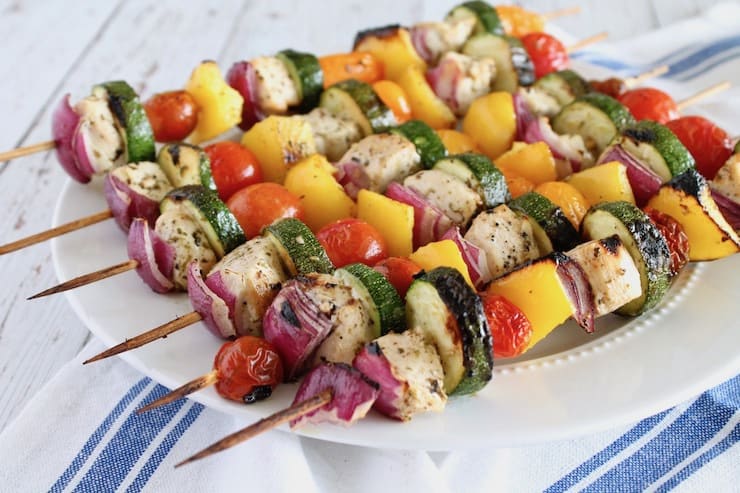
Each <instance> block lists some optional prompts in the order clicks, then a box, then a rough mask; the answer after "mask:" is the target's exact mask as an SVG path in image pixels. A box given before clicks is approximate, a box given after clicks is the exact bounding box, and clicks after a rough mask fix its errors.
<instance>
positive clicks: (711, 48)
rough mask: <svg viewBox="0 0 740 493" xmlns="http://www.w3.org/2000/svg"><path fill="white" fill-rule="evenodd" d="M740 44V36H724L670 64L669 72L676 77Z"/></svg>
mask: <svg viewBox="0 0 740 493" xmlns="http://www.w3.org/2000/svg"><path fill="white" fill-rule="evenodd" d="M739 44H740V36H732V37H729V38H723V39H720V40H719V41H715V42H713V43H711V44H709V45H707V46H705V47H704V48H702V49H700V50H698V51H696V52H694V53H692V54H691V55H689V56H686V57H683V58H681V59H680V60H678V61H676V62H674V63H672V64H671V65H670V67H671V71H670V72H669V73H668V75H669V76H670V77H675V76H676V75H678V74H680V73H681V72H685V71H687V70H691V69H693V68H694V67H696V66H697V65H698V64H700V63H702V62H705V61H707V60H708V59H709V58H711V57H713V56H716V55H718V54H720V53H723V52H725V51H727V50H730V49H732V48H734V47H736V46H738V45H739Z"/></svg>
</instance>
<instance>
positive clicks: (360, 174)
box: [334, 161, 370, 200]
mask: <svg viewBox="0 0 740 493" xmlns="http://www.w3.org/2000/svg"><path fill="white" fill-rule="evenodd" d="M336 168H337V171H336V173H335V175H334V178H335V179H336V180H337V183H339V184H340V185H342V187H343V188H344V191H345V192H346V193H347V195H349V196H350V197H351V198H352V200H357V194H359V193H360V190H367V189H369V188H370V177H369V176H368V175H367V172H366V171H365V167H364V166H362V165H361V164H360V163H356V162H354V161H349V162H346V163H338V164H337V165H336Z"/></svg>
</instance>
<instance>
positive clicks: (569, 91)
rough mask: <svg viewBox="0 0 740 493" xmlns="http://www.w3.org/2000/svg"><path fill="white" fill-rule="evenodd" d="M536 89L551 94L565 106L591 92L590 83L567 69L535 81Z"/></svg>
mask: <svg viewBox="0 0 740 493" xmlns="http://www.w3.org/2000/svg"><path fill="white" fill-rule="evenodd" d="M534 87H535V88H537V89H539V90H541V91H544V92H545V93H547V94H549V95H550V96H552V97H553V98H555V100H556V101H557V102H558V104H560V106H565V105H566V104H570V103H572V102H573V100H575V99H576V98H579V97H581V96H583V95H584V94H587V93H589V92H591V86H590V85H589V83H588V82H587V81H586V79H584V78H583V77H581V76H580V75H578V74H577V73H576V72H574V71H572V70H569V69H566V70H558V71H557V72H550V73H549V74H547V75H545V76H543V77H540V78H539V79H537V81H535V83H534Z"/></svg>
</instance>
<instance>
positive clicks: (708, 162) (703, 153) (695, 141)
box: [666, 116, 733, 180]
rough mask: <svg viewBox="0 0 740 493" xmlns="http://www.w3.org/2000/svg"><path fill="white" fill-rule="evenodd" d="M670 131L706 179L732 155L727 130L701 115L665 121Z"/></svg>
mask: <svg viewBox="0 0 740 493" xmlns="http://www.w3.org/2000/svg"><path fill="white" fill-rule="evenodd" d="M666 127H668V128H669V129H670V130H671V132H673V133H674V134H676V137H678V140H680V141H681V143H682V144H683V145H684V146H686V149H688V150H689V152H690V153H691V155H692V156H694V160H695V161H696V169H698V170H699V173H701V174H702V175H704V177H705V178H706V179H708V180H711V179H713V178H714V175H716V174H717V171H719V169H720V168H721V167H722V165H723V164H725V162H726V161H727V160H728V159H730V156H731V155H732V151H733V149H732V140H730V136H729V135H727V132H725V131H724V130H722V129H721V128H719V127H718V126H717V125H715V124H714V123H712V122H710V121H709V120H707V119H706V118H703V117H701V116H682V117H681V118H678V119H676V120H672V121H669V122H668V123H666Z"/></svg>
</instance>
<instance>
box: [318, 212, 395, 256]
mask: <svg viewBox="0 0 740 493" xmlns="http://www.w3.org/2000/svg"><path fill="white" fill-rule="evenodd" d="M316 238H318V240H319V243H321V245H322V246H323V247H324V249H325V250H326V253H327V254H328V255H329V259H330V260H331V261H332V263H333V264H334V266H335V267H342V266H345V265H348V264H352V263H355V262H360V263H363V264H365V265H367V266H370V267H372V266H373V265H375V264H377V263H378V262H380V261H381V260H383V259H384V258H386V257H388V247H387V246H386V244H385V239H384V238H383V236H382V235H381V234H380V233H379V232H378V230H377V229H375V228H374V227H373V226H371V225H370V224H368V223H366V222H365V221H362V220H360V219H355V218H353V217H348V218H345V219H340V220H338V221H334V222H333V223H329V224H327V225H326V226H324V227H323V228H321V229H320V230H319V231H318V233H316Z"/></svg>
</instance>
